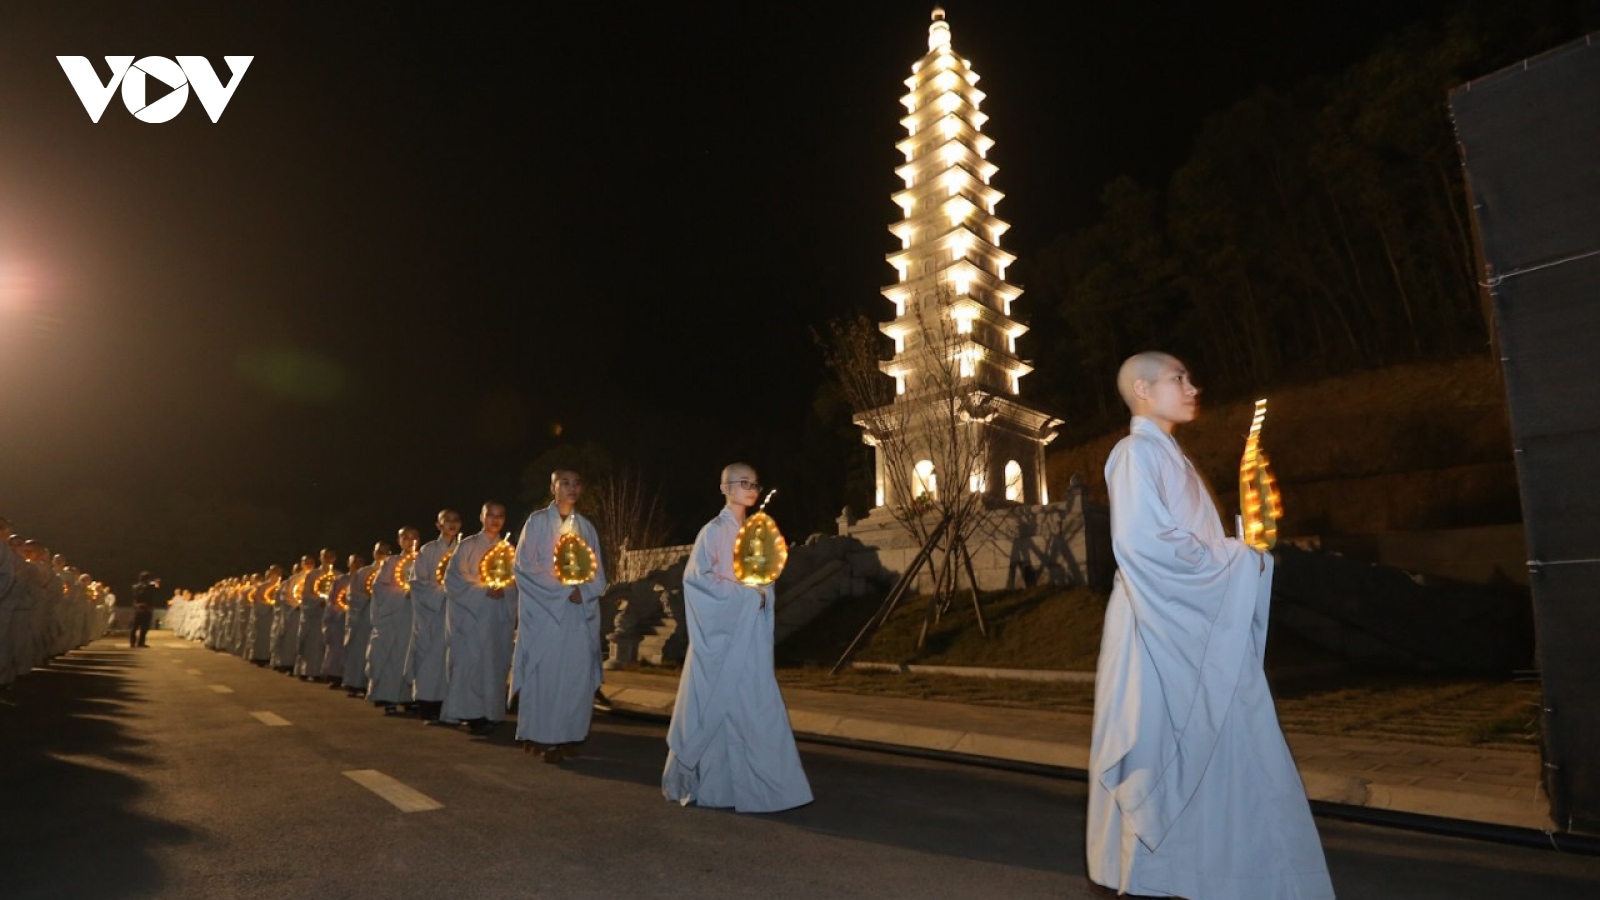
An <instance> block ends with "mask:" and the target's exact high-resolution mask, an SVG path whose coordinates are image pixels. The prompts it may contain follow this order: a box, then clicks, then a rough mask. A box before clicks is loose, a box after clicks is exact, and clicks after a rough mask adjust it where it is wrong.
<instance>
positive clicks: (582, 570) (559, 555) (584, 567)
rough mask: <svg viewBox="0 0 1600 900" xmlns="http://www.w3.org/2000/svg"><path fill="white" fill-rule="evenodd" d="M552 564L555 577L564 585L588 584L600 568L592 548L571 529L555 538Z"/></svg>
mask: <svg viewBox="0 0 1600 900" xmlns="http://www.w3.org/2000/svg"><path fill="white" fill-rule="evenodd" d="M554 565H555V571H556V577H557V578H560V579H561V583H562V584H566V585H575V584H588V583H589V582H591V581H593V580H594V576H595V573H596V572H598V571H599V570H600V560H599V559H598V558H597V557H596V556H595V555H594V548H593V547H591V546H589V542H588V541H586V540H584V539H583V538H581V537H579V536H578V535H577V534H576V533H575V532H571V531H567V532H563V533H562V535H561V537H559V538H557V539H556V553H555V563H554Z"/></svg>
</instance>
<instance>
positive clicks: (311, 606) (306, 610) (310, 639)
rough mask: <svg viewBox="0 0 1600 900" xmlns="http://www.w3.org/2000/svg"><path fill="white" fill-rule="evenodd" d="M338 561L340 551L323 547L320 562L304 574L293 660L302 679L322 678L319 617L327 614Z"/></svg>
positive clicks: (315, 679) (321, 646) (322, 647)
mask: <svg viewBox="0 0 1600 900" xmlns="http://www.w3.org/2000/svg"><path fill="white" fill-rule="evenodd" d="M338 561H339V554H337V553H335V552H333V551H332V550H330V549H328V548H326V547H324V548H323V550H322V553H321V554H320V562H321V563H322V565H321V566H319V567H318V568H317V569H316V570H315V571H314V572H312V573H311V574H310V575H308V576H306V589H305V591H304V596H305V600H304V602H302V603H301V604H300V635H299V642H298V643H299V647H298V650H297V651H296V654H295V663H294V673H295V674H296V675H298V676H300V680H301V681H321V680H322V657H323V654H324V652H325V649H326V648H325V647H324V645H323V643H322V620H323V618H324V617H325V616H326V615H327V610H328V599H329V598H330V597H332V596H333V594H332V593H331V591H332V588H333V582H334V580H335V579H336V578H338V577H339V572H338V570H337V569H336V568H335V565H336V564H337V563H338Z"/></svg>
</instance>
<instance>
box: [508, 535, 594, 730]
mask: <svg viewBox="0 0 1600 900" xmlns="http://www.w3.org/2000/svg"><path fill="white" fill-rule="evenodd" d="M567 527H568V528H571V529H572V531H573V533H574V534H576V535H578V537H580V538H582V539H583V541H584V543H586V544H588V545H589V547H590V548H591V549H593V550H595V551H596V553H595V560H596V563H597V566H596V570H595V577H594V578H593V579H591V580H590V581H588V582H585V583H584V584H580V585H577V591H578V598H579V602H577V603H573V602H572V601H571V599H569V598H570V597H571V596H572V591H573V586H572V585H566V584H562V583H561V579H560V577H558V576H557V574H556V572H555V549H556V542H557V541H558V540H560V538H561V535H562V533H563V524H562V521H561V511H560V510H559V509H558V508H557V507H556V506H555V505H554V504H551V505H550V506H548V507H546V508H545V509H541V510H539V511H538V512H535V513H534V514H532V515H530V516H529V517H528V521H527V524H525V525H523V527H522V536H521V537H520V538H519V539H518V540H517V562H516V573H517V645H516V652H515V654H514V655H513V657H512V664H511V693H512V694H513V695H515V694H517V693H519V692H520V693H521V695H522V699H521V700H520V702H519V704H518V706H517V738H518V740H525V741H533V742H534V743H536V744H571V743H576V742H578V741H581V740H583V739H584V738H586V737H587V736H588V734H589V723H590V720H591V719H592V718H593V716H594V692H595V690H596V689H597V688H599V687H600V595H601V594H603V593H605V589H606V573H605V568H604V563H603V561H601V560H600V558H599V548H600V537H599V535H598V534H596V533H595V530H594V526H593V525H592V524H590V522H589V520H588V519H586V518H584V517H583V516H581V515H579V514H578V513H576V512H574V513H573V514H572V516H571V520H570V521H569V522H568V523H567Z"/></svg>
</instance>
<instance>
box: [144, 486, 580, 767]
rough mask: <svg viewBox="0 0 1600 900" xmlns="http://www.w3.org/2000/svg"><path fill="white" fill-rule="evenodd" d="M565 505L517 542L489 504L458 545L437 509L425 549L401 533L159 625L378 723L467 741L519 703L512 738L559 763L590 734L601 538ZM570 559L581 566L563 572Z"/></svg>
mask: <svg viewBox="0 0 1600 900" xmlns="http://www.w3.org/2000/svg"><path fill="white" fill-rule="evenodd" d="M572 499H573V500H575V499H576V493H575V492H574V493H573V495H572ZM572 506H573V504H572V503H570V502H566V503H563V502H561V499H560V498H559V497H558V500H557V502H556V503H552V504H551V505H550V506H549V507H547V508H546V509H544V510H540V511H538V512H535V513H534V514H533V515H532V516H530V517H529V519H528V521H527V524H526V525H525V526H524V528H523V530H522V534H521V536H520V539H519V540H518V541H517V542H516V543H515V544H512V543H511V542H510V540H509V539H508V536H507V535H506V534H505V533H504V531H505V520H506V512H505V507H504V506H503V505H501V504H499V503H486V504H484V506H483V508H482V510H481V511H480V515H479V520H480V522H481V523H482V529H481V530H480V531H478V532H477V533H476V534H473V535H471V536H469V537H462V536H461V525H462V522H461V516H460V514H459V513H457V512H456V511H454V510H444V511H442V512H440V513H439V515H438V518H437V525H438V530H439V534H438V537H437V538H435V539H434V540H431V541H429V542H428V543H426V544H421V545H420V546H419V541H420V535H419V534H418V532H417V530H416V529H415V528H403V529H401V530H400V532H399V535H398V537H399V542H398V543H399V551H398V552H394V551H393V550H392V549H391V547H390V546H389V545H388V544H386V543H379V544H378V545H377V546H376V547H374V548H373V558H372V560H371V561H368V560H367V559H365V558H364V557H362V556H360V555H359V554H357V555H352V556H350V557H349V558H348V559H347V560H343V561H341V560H339V559H338V556H337V554H335V553H334V552H333V551H331V550H323V551H322V553H321V555H320V558H313V557H311V556H306V557H302V558H301V560H300V562H299V564H298V565H297V566H295V567H294V569H293V570H292V571H285V570H284V568H283V567H281V566H272V567H270V568H268V569H267V570H266V571H265V572H263V573H261V574H256V575H245V576H238V577H234V578H228V579H224V580H223V581H221V582H219V583H217V584H215V585H213V586H212V587H211V588H210V589H209V590H207V591H205V592H203V593H200V594H198V595H195V596H194V597H193V598H191V599H188V600H182V599H180V600H176V601H174V602H173V603H172V605H171V606H170V607H169V609H168V612H167V618H166V624H167V627H168V628H170V629H171V630H172V631H173V632H174V633H175V634H176V635H178V636H180V637H184V638H188V639H191V640H197V641H203V642H204V643H205V646H206V647H207V648H209V649H212V650H216V651H219V652H226V653H233V654H236V655H238V656H240V657H242V658H244V659H246V660H249V661H251V662H253V663H256V664H258V665H261V666H266V667H271V668H273V669H276V670H278V671H280V672H284V673H286V674H289V675H292V676H296V677H299V678H300V679H302V680H305V681H309V682H320V683H326V684H327V685H328V686H329V688H330V689H340V688H342V689H343V690H345V691H346V692H347V693H348V694H349V695H350V696H352V697H364V698H366V699H367V700H368V701H370V702H371V703H373V704H374V705H376V706H377V707H379V708H381V709H382V710H383V711H384V712H385V713H386V714H390V715H401V714H406V713H410V712H416V713H418V714H420V716H421V718H422V719H423V720H424V721H425V722H427V723H429V724H442V725H462V724H465V725H466V726H468V727H469V729H470V730H471V731H472V732H473V733H474V734H480V735H481V734H488V733H490V732H492V731H493V730H494V729H495V728H496V727H497V726H498V725H499V724H500V723H501V722H503V721H504V720H505V718H506V713H507V699H508V696H511V697H520V701H519V704H520V705H519V709H518V715H517V732H516V736H517V739H518V740H519V741H523V742H524V743H525V746H527V747H528V748H529V749H530V751H531V750H537V751H538V752H540V753H541V754H543V756H544V758H545V759H546V761H549V762H558V761H560V760H561V759H563V758H566V757H568V756H571V755H575V754H576V751H577V745H578V744H580V743H581V742H582V741H583V740H584V739H585V737H586V736H587V734H588V730H589V724H590V718H591V715H592V710H593V701H594V696H595V693H596V691H597V690H598V689H599V685H600V615H599V598H600V595H601V593H602V592H604V590H605V588H606V575H605V571H604V569H603V567H602V566H601V565H600V562H599V559H598V556H597V555H596V554H595V553H594V552H593V549H592V548H594V547H596V546H598V544H599V538H598V536H597V535H596V533H595V531H594V528H593V526H592V525H591V524H590V523H589V521H588V520H587V519H585V518H584V517H583V516H581V515H579V514H577V513H576V512H574V511H573V509H572ZM558 547H559V548H560V549H561V551H562V552H564V553H565V554H566V555H567V561H568V563H569V565H568V566H567V567H566V568H565V569H563V568H562V567H561V566H560V565H558V561H557V559H556V555H557V550H558ZM574 557H576V558H577V559H578V561H579V562H580V563H581V565H577V566H575V567H574V566H572V565H571V563H572V561H573V558H574ZM341 562H343V563H344V565H343V567H342V568H341V566H340V563H341ZM574 572H576V574H574ZM580 578H581V579H583V580H582V581H581V582H579V581H578V579H580ZM508 690H509V695H508Z"/></svg>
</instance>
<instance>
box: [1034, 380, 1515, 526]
mask: <svg viewBox="0 0 1600 900" xmlns="http://www.w3.org/2000/svg"><path fill="white" fill-rule="evenodd" d="M1264 396H1266V397H1267V398H1268V401H1269V403H1268V409H1267V421H1266V425H1265V427H1264V429H1263V431H1262V444H1263V446H1264V447H1265V448H1266V449H1267V452H1268V454H1269V455H1270V456H1271V459H1272V465H1273V470H1274V472H1275V473H1276V474H1277V476H1278V481H1279V484H1280V486H1281V488H1282V492H1283V500H1284V509H1285V519H1284V523H1283V533H1284V534H1285V535H1288V536H1298V535H1312V534H1368V533H1375V532H1385V531H1406V530H1416V529H1433V528H1455V527H1466V526H1475V525H1493V524H1502V523H1507V522H1516V521H1518V520H1519V518H1520V508H1519V505H1518V498H1517V480H1516V471H1515V467H1514V464H1513V461H1512V453H1511V436H1510V427H1509V424H1508V421H1507V416H1506V404H1505V391H1504V388H1503V386H1502V385H1501V381H1500V372H1499V368H1498V365H1497V364H1496V363H1495V361H1494V360H1492V359H1490V358H1489V357H1488V355H1487V354H1485V355H1483V356H1481V357H1472V358H1468V359H1461V360H1456V361H1453V362H1447V363H1419V364H1412V365H1404V366H1391V367H1388V368H1384V369H1377V370H1373V371H1367V372H1358V373H1355V374H1351V375H1346V376H1341V377H1338V378H1331V379H1326V380H1323V381H1317V382H1312V383H1308V384H1301V385H1293V386H1289V387H1285V388H1281V389H1269V390H1267V391H1266V392H1265V394H1264ZM1204 401H1205V395H1204V394H1203V393H1202V395H1201V416H1200V419H1199V420H1197V421H1196V422H1194V423H1193V424H1191V425H1188V426H1185V427H1184V428H1182V429H1180V430H1179V432H1178V439H1179V441H1180V442H1181V443H1182V444H1183V446H1184V449H1185V450H1186V451H1187V452H1188V454H1189V456H1190V458H1192V459H1193V460H1194V462H1195V465H1196V466H1198V467H1199V469H1200V471H1201V472H1202V473H1204V475H1205V476H1206V478H1208V479H1209V480H1210V481H1211V484H1212V486H1213V487H1214V488H1215V490H1216V493H1217V499H1218V501H1219V502H1220V503H1221V504H1222V506H1223V508H1224V509H1223V513H1224V516H1225V518H1227V519H1228V520H1230V521H1231V519H1232V516H1233V514H1234V513H1235V512H1236V511H1237V506H1238V503H1237V495H1238V477H1239V476H1238V466H1239V455H1240V453H1241V451H1242V450H1243V448H1244V438H1245V433H1246V432H1247V431H1248V430H1249V427H1250V417H1251V413H1252V410H1253V408H1254V404H1253V402H1252V401H1250V400H1244V401H1239V402H1234V403H1228V404H1224V405H1222V406H1219V407H1217V408H1214V409H1208V408H1207V407H1206V406H1205V402H1204ZM1126 433H1127V431H1126V429H1119V430H1118V431H1116V432H1114V433H1112V434H1107V435H1103V436H1101V437H1099V438H1096V439H1094V440H1091V441H1088V442H1086V443H1083V444H1079V445H1078V446H1074V447H1062V448H1059V449H1054V450H1053V452H1051V453H1050V455H1049V457H1048V460H1047V467H1048V473H1049V479H1050V481H1049V483H1050V492H1051V495H1052V496H1056V497H1060V496H1063V495H1064V492H1065V489H1066V487H1067V484H1068V482H1069V480H1070V479H1071V477H1072V476H1073V475H1074V474H1078V475H1081V476H1082V477H1083V480H1084V483H1085V484H1086V486H1087V487H1088V489H1089V496H1090V499H1091V501H1092V502H1096V503H1104V502H1106V494H1105V477H1104V470H1105V461H1106V457H1107V455H1109V453H1110V452H1111V448H1112V447H1113V446H1114V445H1115V444H1116V442H1117V441H1118V440H1120V439H1121V438H1122V437H1123V436H1124V435H1125V434H1126Z"/></svg>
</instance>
